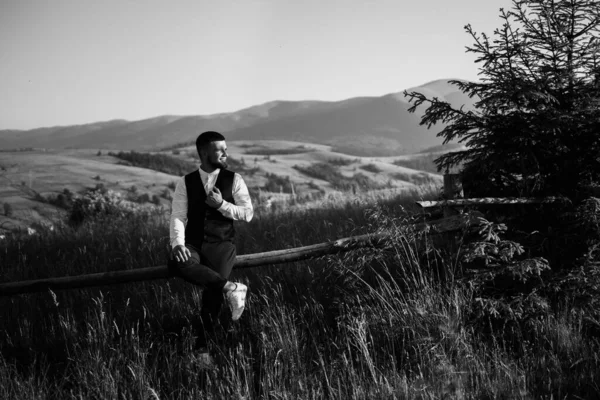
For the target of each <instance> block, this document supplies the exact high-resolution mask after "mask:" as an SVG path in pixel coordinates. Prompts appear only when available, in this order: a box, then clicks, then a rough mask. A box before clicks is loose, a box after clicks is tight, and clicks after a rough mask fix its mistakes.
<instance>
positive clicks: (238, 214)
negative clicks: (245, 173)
mask: <svg viewBox="0 0 600 400" xmlns="http://www.w3.org/2000/svg"><path fill="white" fill-rule="evenodd" d="M232 191H233V200H235V204H232V203H230V202H228V201H225V200H223V204H221V207H219V208H218V210H219V211H220V212H221V214H223V215H224V216H225V217H228V218H231V219H233V220H235V221H246V222H250V221H251V220H252V217H253V216H254V209H253V208H252V200H251V199H250V193H249V192H248V187H247V186H246V183H245V182H244V179H242V176H241V175H240V174H238V173H236V174H235V175H234V178H233V189H232Z"/></svg>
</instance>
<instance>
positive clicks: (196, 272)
mask: <svg viewBox="0 0 600 400" xmlns="http://www.w3.org/2000/svg"><path fill="white" fill-rule="evenodd" d="M187 248H188V250H189V251H190V253H191V256H190V258H188V259H187V261H184V262H177V261H175V260H170V261H169V262H170V265H169V267H170V268H171V270H172V271H173V273H174V274H175V275H176V276H179V277H180V278H183V279H184V280H186V281H188V282H190V283H193V284H195V285H199V286H202V287H205V288H211V289H212V290H218V291H223V287H225V284H226V283H227V277H224V276H222V275H221V274H219V272H218V271H216V270H215V269H214V268H210V267H209V266H207V265H205V264H202V263H201V259H202V258H201V256H200V254H199V252H198V250H196V248H194V247H192V246H187Z"/></svg>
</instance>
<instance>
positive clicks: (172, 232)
mask: <svg viewBox="0 0 600 400" xmlns="http://www.w3.org/2000/svg"><path fill="white" fill-rule="evenodd" d="M187 209H188V200H187V189H186V187H185V179H184V178H181V179H180V180H179V181H178V182H177V186H175V193H173V201H172V203H171V223H170V229H169V236H170V238H171V247H172V248H175V246H179V245H181V246H185V226H186V224H187Z"/></svg>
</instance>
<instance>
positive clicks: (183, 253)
mask: <svg viewBox="0 0 600 400" xmlns="http://www.w3.org/2000/svg"><path fill="white" fill-rule="evenodd" d="M191 256H192V253H190V251H189V250H188V248H187V247H185V246H183V245H181V244H178V245H177V246H175V247H174V248H173V258H175V260H177V261H178V262H185V261H187V260H188V259H189V258H190V257H191Z"/></svg>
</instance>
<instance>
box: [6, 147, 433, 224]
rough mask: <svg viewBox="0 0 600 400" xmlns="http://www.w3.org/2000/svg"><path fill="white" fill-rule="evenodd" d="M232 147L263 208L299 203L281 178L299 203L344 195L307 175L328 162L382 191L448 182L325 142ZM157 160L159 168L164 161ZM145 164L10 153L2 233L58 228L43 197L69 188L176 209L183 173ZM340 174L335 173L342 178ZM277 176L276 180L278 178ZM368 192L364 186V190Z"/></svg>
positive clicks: (178, 155)
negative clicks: (176, 186)
mask: <svg viewBox="0 0 600 400" xmlns="http://www.w3.org/2000/svg"><path fill="white" fill-rule="evenodd" d="M228 147H229V153H230V155H231V158H232V164H233V166H234V167H235V168H232V169H234V170H236V171H239V172H242V173H243V177H244V180H245V181H246V183H247V185H248V187H249V188H250V189H251V191H252V193H253V195H254V196H255V200H256V202H257V203H259V204H258V205H260V203H262V201H263V200H265V201H266V200H267V199H269V198H271V199H272V200H274V201H275V202H276V203H277V204H278V206H279V207H280V208H281V207H283V206H285V205H286V204H287V203H288V202H289V201H290V200H291V199H290V195H291V193H290V192H291V190H290V189H289V188H288V189H287V190H285V189H284V188H283V187H282V185H279V184H275V183H276V182H279V181H281V180H286V181H289V182H290V184H291V185H293V187H294V194H296V195H297V198H296V200H299V201H303V202H305V203H308V202H314V201H315V200H317V199H319V198H322V197H324V196H325V195H329V194H331V193H334V192H336V191H337V189H338V188H337V187H336V180H335V179H334V181H333V182H332V181H328V180H325V179H316V178H314V177H312V176H310V175H307V174H303V173H302V172H300V171H301V170H302V169H307V168H309V167H314V166H318V165H320V164H330V165H331V166H332V167H333V168H335V170H336V171H335V172H336V174H339V175H341V176H344V177H347V178H349V179H352V177H353V176H355V175H356V174H357V173H360V174H362V175H364V176H365V177H366V178H363V181H364V182H370V184H369V187H370V188H371V189H373V188H382V189H381V190H382V191H390V190H391V189H393V190H395V191H410V190H414V189H415V188H416V187H417V186H418V185H420V184H422V183H424V182H432V183H439V182H441V175H438V174H434V173H431V172H426V171H420V170H415V169H411V168H408V167H406V166H402V165H396V164H394V162H395V161H397V160H396V158H360V157H351V156H348V155H345V154H341V153H334V152H332V151H331V147H330V146H325V145H316V144H310V143H298V142H290V141H277V140H263V141H233V142H228ZM115 154H118V152H115ZM152 155H158V157H156V158H160V157H163V158H166V157H171V158H175V160H174V161H179V162H180V164H182V165H184V164H189V165H192V166H193V165H197V162H198V161H197V153H196V149H195V147H194V146H188V147H181V148H176V149H169V150H168V151H162V152H158V153H153V154H150V155H149V157H151V156H152ZM427 157H429V156H427V155H422V154H415V155H410V156H409V155H407V156H402V157H400V158H401V159H412V158H416V159H421V158H423V159H426V160H429V158H427ZM339 160H347V161H348V163H340V162H339ZM155 161H157V163H158V162H159V161H160V160H155ZM173 164H176V163H173ZM363 164H364V165H373V166H375V168H371V169H370V170H365V169H363V168H361V166H363ZM421 164H422V163H421ZM421 164H418V165H421ZM429 164H430V162H429ZM414 165H417V164H414ZM143 166H146V165H133V164H132V163H130V162H128V161H125V160H122V159H120V158H118V157H115V156H111V155H109V152H107V151H106V150H99V149H65V150H44V149H37V150H29V151H2V152H0V182H1V184H0V207H2V206H3V205H4V204H5V203H6V204H10V207H11V208H12V210H13V212H12V215H5V213H1V212H0V233H3V232H4V231H12V230H26V229H27V227H30V226H33V225H39V224H49V223H51V221H52V220H53V219H54V218H56V216H57V213H60V212H61V210H57V209H56V207H54V206H53V205H51V204H48V203H45V202H42V201H40V199H41V197H39V196H43V197H46V198H47V197H53V196H57V195H58V194H59V193H62V192H63V191H64V190H65V189H67V190H69V191H71V192H73V193H76V194H77V193H83V192H85V191H86V190H88V189H90V188H94V187H97V186H101V187H103V188H105V189H109V190H113V191H116V192H119V193H122V194H123V195H124V196H125V197H127V196H131V195H132V193H133V194H135V196H137V197H139V196H147V198H152V197H153V196H156V197H157V200H158V201H159V202H160V204H162V205H163V206H164V207H169V205H170V202H169V196H170V194H171V193H172V191H173V189H174V182H175V181H176V180H177V179H178V178H179V176H178V175H173V174H171V173H164V172H159V171H156V170H152V169H148V168H142V167H143ZM298 167H300V168H298ZM163 171H164V169H163ZM167 172H168V171H167ZM336 174H330V175H331V176H332V177H335V176H338V175H336ZM269 175H271V176H272V178H271V180H269ZM359 183H360V182H359ZM366 189H367V188H362V189H361V191H365V190H366ZM280 192H286V193H280ZM38 195H39V196H38ZM0 211H1V210H0Z"/></svg>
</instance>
